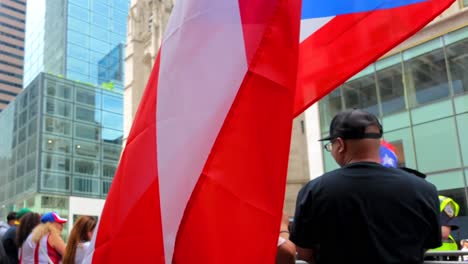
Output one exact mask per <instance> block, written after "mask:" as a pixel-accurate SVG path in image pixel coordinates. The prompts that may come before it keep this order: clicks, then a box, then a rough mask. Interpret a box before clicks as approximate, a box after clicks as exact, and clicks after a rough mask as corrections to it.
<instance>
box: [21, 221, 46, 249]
mask: <svg viewBox="0 0 468 264" xmlns="http://www.w3.org/2000/svg"><path fill="white" fill-rule="evenodd" d="M40 223H41V215H40V214H38V213H27V214H25V215H24V216H23V217H21V222H20V224H19V226H18V228H17V229H16V245H17V246H18V247H19V248H20V247H22V246H23V243H24V241H25V240H26V238H28V236H29V234H31V232H32V230H33V229H34V228H35V227H36V226H37V225H38V224H40Z"/></svg>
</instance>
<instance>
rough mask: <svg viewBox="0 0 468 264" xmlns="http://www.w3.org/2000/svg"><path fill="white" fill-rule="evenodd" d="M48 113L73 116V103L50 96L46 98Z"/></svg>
mask: <svg viewBox="0 0 468 264" xmlns="http://www.w3.org/2000/svg"><path fill="white" fill-rule="evenodd" d="M46 113H47V114H50V115H56V116H60V117H67V118H71V116H72V108H71V104H70V103H66V102H63V101H60V100H56V99H53V98H49V97H48V98H46Z"/></svg>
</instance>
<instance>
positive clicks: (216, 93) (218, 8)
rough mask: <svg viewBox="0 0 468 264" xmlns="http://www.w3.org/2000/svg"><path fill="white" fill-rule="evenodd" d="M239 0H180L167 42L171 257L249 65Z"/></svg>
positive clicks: (163, 104) (165, 212) (165, 146)
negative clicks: (187, 207)
mask: <svg viewBox="0 0 468 264" xmlns="http://www.w3.org/2000/svg"><path fill="white" fill-rule="evenodd" d="M239 12H240V11H239V4H238V0H223V1H218V0H216V1H213V0H184V1H182V0H180V1H179V0H178V1H177V3H176V6H175V8H174V10H173V13H172V15H171V18H170V21H169V24H168V28H167V31H166V34H165V39H164V41H163V44H162V47H161V61H160V72H159V82H158V95H157V112H156V115H157V118H156V122H157V123H156V129H157V131H156V135H157V136H156V137H157V157H158V173H159V190H160V197H161V213H162V225H163V235H164V252H165V259H166V263H167V264H169V263H172V261H171V260H172V256H173V253H174V244H175V239H176V235H177V231H178V229H179V225H180V222H181V219H182V216H183V213H184V210H185V208H186V205H187V202H188V200H189V198H190V195H191V194H192V191H193V189H194V187H195V185H196V183H197V181H198V179H199V176H200V174H201V172H202V169H203V167H204V165H205V162H206V160H207V157H208V155H209V153H210V151H211V148H212V146H213V143H214V141H215V139H216V137H217V136H218V133H219V130H220V128H221V126H222V125H223V123H224V120H225V117H226V115H227V113H228V111H229V109H230V107H231V105H232V102H233V100H234V98H235V96H236V94H237V91H238V89H239V87H240V85H241V83H242V80H243V78H244V76H245V74H246V72H247V68H248V66H247V61H246V54H245V44H244V37H243V31H242V22H241V17H240V13H239Z"/></svg>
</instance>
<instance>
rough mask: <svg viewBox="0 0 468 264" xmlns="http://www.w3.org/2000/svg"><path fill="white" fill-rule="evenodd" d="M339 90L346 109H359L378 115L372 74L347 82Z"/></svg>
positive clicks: (375, 89)
mask: <svg viewBox="0 0 468 264" xmlns="http://www.w3.org/2000/svg"><path fill="white" fill-rule="evenodd" d="M341 89H342V90H343V96H344V101H345V107H346V108H361V109H364V110H366V111H368V112H371V113H373V114H375V115H379V108H378V104H377V88H376V85H375V79H374V75H373V74H370V75H367V76H363V77H361V78H359V79H355V80H352V81H350V82H347V83H345V84H343V86H342V88H341Z"/></svg>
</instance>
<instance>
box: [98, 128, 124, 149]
mask: <svg viewBox="0 0 468 264" xmlns="http://www.w3.org/2000/svg"><path fill="white" fill-rule="evenodd" d="M122 138H123V133H122V131H117V130H113V129H108V128H104V129H102V141H103V142H105V143H108V144H116V145H122Z"/></svg>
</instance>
